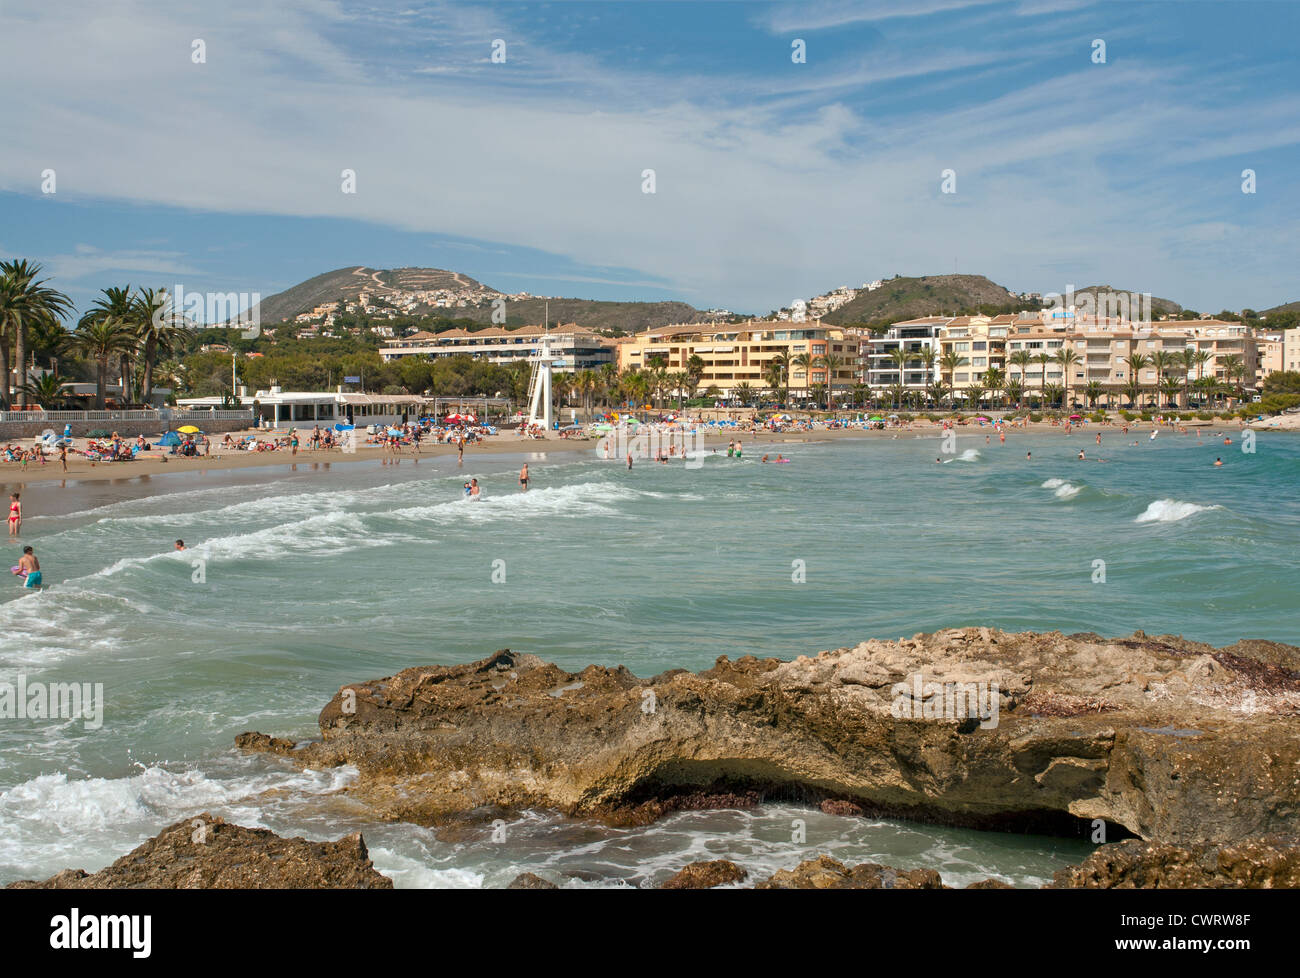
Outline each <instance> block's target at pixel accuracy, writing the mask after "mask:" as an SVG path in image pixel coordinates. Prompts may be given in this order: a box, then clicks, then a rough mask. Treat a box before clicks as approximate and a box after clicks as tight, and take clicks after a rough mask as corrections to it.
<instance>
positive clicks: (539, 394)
mask: <svg viewBox="0 0 1300 978" xmlns="http://www.w3.org/2000/svg"><path fill="white" fill-rule="evenodd" d="M550 322H551V304H550V303H549V302H548V303H547V304H546V316H545V321H544V323H543V324H542V341H541V344H540V345H539V346H538V348H537V352H536V353H535V354H533V355H532V356H531V357H529V358H528V359H530V360H531V361H532V363H533V372H532V375H531V376H530V377H529V378H528V423H529V424H537V425H541V426H542V430H543V431H550V430H551V422H552V414H551V367H552V366H553V365H554V364H553V363H552V355H551V340H550V328H551V327H550Z"/></svg>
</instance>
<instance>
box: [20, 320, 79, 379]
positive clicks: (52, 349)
mask: <svg viewBox="0 0 1300 978" xmlns="http://www.w3.org/2000/svg"><path fill="white" fill-rule="evenodd" d="M27 344H28V346H30V347H31V351H32V356H33V358H41V357H43V358H44V359H45V362H46V363H47V364H49V368H50V370H52V371H54V372H55V373H58V371H59V357H61V356H63V354H64V353H66V352H67V351H68V348H69V347H70V346H71V345H72V334H71V333H69V332H68V327H66V326H64V325H63V323H61V322H59V320H57V319H54V318H48V319H38V320H36V321H35V322H33V323H32V324H31V325H30V326H29V327H28V329H27Z"/></svg>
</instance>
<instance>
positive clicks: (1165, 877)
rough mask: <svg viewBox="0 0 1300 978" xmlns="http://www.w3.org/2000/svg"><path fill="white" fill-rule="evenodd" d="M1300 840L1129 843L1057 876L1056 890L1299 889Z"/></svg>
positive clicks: (1113, 845)
mask: <svg viewBox="0 0 1300 978" xmlns="http://www.w3.org/2000/svg"><path fill="white" fill-rule="evenodd" d="M1296 887H1300V840H1297V839H1295V838H1294V837H1292V838H1282V837H1276V836H1275V837H1271V838H1265V839H1246V840H1242V841H1239V842H1233V843H1226V844H1223V845H1214V844H1208V843H1207V844H1200V845H1193V846H1189V847H1181V846H1173V845H1166V844H1163V843H1158V842H1143V841H1141V840H1138V839H1127V840H1125V841H1124V842H1116V843H1111V844H1110V845H1105V846H1101V847H1100V848H1099V849H1098V850H1097V851H1096V852H1094V853H1093V854H1092V855H1091V856H1089V857H1088V858H1087V859H1085V860H1084V861H1083V862H1082V863H1080V864H1079V865H1077V866H1070V867H1068V868H1066V869H1063V870H1060V871H1059V872H1057V873H1056V875H1055V876H1054V877H1053V881H1052V884H1051V888H1055V889H1073V888H1087V889H1105V890H1109V889H1121V890H1128V889H1188V888H1194V889H1283V888H1285V889H1295V888H1296Z"/></svg>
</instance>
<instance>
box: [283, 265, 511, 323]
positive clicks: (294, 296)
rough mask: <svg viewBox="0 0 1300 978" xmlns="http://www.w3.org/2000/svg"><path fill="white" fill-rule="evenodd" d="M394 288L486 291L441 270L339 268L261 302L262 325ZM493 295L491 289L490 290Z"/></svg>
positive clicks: (471, 280)
mask: <svg viewBox="0 0 1300 978" xmlns="http://www.w3.org/2000/svg"><path fill="white" fill-rule="evenodd" d="M394 288H400V289H407V290H410V291H415V290H422V289H455V288H461V289H487V286H484V285H481V284H480V283H478V282H476V281H474V279H472V278H470V277H469V276H467V275H461V274H460V273H459V272H448V271H445V270H443V269H441V268H395V269H391V270H388V269H377V268H367V267H366V266H364V265H351V266H349V267H347V268H336V269H335V270H334V271H332V272H325V273H324V274H323V275H317V276H316V277H315V278H309V279H307V281H305V282H299V283H298V284H297V285H295V286H294V287H293V288H291V289H285V290H284V291H283V292H277V293H276V294H275V295H272V296H267V297H266V298H265V299H263V300H262V302H261V305H260V308H261V316H262V323H263V325H268V326H273V325H275V324H276V323H281V322H284V321H285V320H286V319H292V318H293V317H294V316H296V315H298V314H299V313H302V312H306V311H307V310H309V309H314V308H315V307H316V306H318V305H321V304H322V303H325V302H337V301H338V300H339V299H355V298H356V297H357V296H358V295H360V294H361V292H362V291H363V290H364V291H366V292H369V293H371V294H372V295H383V294H384V292H386V291H390V290H392V289H394ZM487 291H489V292H491V291H492V290H491V289H487Z"/></svg>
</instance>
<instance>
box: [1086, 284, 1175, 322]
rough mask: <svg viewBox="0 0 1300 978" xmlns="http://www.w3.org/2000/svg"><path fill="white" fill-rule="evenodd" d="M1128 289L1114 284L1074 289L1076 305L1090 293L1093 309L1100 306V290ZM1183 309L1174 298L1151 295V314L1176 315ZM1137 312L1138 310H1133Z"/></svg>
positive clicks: (1120, 290) (1157, 315)
mask: <svg viewBox="0 0 1300 978" xmlns="http://www.w3.org/2000/svg"><path fill="white" fill-rule="evenodd" d="M1128 291H1129V290H1128V289H1117V288H1115V287H1114V286H1113V285H1088V286H1085V287H1084V288H1082V289H1075V290H1074V299H1075V305H1078V301H1079V296H1081V295H1083V294H1084V293H1088V294H1089V295H1091V296H1092V297H1093V309H1094V310H1096V309H1097V308H1098V306H1097V301H1096V296H1097V293H1099V292H1128ZM1182 311H1183V307H1182V306H1180V305H1179V304H1178V303H1176V302H1174V300H1173V299H1162V298H1160V297H1159V296H1157V295H1153V296H1152V297H1151V315H1152V316H1156V317H1159V316H1176V315H1178V314H1179V313H1180V312H1182ZM1133 314H1134V315H1136V314H1137V310H1136V309H1135V310H1133Z"/></svg>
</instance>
